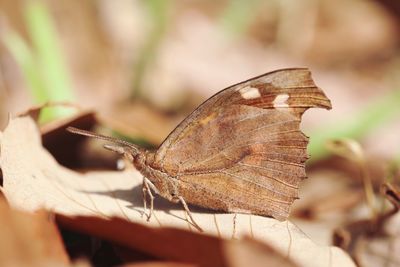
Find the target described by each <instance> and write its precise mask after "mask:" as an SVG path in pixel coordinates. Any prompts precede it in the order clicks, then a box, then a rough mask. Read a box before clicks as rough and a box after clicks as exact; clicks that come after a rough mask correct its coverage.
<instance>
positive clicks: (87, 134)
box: [66, 127, 138, 151]
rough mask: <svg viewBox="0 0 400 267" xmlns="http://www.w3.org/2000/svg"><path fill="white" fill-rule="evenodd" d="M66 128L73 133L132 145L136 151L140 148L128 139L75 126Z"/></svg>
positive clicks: (128, 145)
mask: <svg viewBox="0 0 400 267" xmlns="http://www.w3.org/2000/svg"><path fill="white" fill-rule="evenodd" d="M66 130H67V131H68V132H70V133H73V134H78V135H83V136H87V137H93V138H96V139H100V140H104V141H108V142H112V143H115V144H119V145H123V146H127V147H130V148H132V149H134V150H135V151H137V150H138V147H137V146H135V145H134V144H131V143H129V142H127V141H124V140H121V139H118V138H114V137H111V136H105V135H102V134H97V133H94V132H90V131H85V130H82V129H78V128H75V127H67V129H66Z"/></svg>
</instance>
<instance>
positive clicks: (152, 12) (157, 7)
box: [132, 0, 171, 98]
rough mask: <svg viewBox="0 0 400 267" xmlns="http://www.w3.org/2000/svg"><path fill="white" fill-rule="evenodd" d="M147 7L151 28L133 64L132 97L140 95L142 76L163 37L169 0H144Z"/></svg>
mask: <svg viewBox="0 0 400 267" xmlns="http://www.w3.org/2000/svg"><path fill="white" fill-rule="evenodd" d="M144 3H145V4H146V7H147V9H148V14H149V18H150V20H151V26H152V30H151V32H150V33H149V35H148V38H147V40H146V43H145V44H144V46H143V48H142V51H141V52H140V57H139V60H138V63H137V64H136V66H135V70H134V71H135V73H134V74H135V78H134V81H133V93H132V97H133V98H134V97H140V96H141V95H142V90H143V84H142V83H143V78H144V76H145V74H146V71H147V69H148V67H149V65H150V64H151V63H152V62H153V60H154V58H155V57H156V53H157V49H158V47H159V45H160V43H161V41H162V39H163V37H164V32H165V30H166V24H167V19H168V16H167V15H168V10H169V9H170V5H171V2H170V1H165V0H148V1H145V2H144Z"/></svg>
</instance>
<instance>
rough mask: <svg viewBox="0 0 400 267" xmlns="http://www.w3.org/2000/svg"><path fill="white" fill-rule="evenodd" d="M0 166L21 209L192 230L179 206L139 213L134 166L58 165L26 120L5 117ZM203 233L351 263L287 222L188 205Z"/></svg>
mask: <svg viewBox="0 0 400 267" xmlns="http://www.w3.org/2000/svg"><path fill="white" fill-rule="evenodd" d="M0 140H1V157H0V165H1V168H2V171H3V176H4V184H3V186H4V188H3V191H4V193H5V196H6V198H7V199H8V201H9V203H10V204H11V205H12V206H13V207H16V208H19V209H24V210H29V211H32V210H37V209H39V208H46V209H49V210H53V211H56V212H57V213H60V214H64V215H91V216H97V217H103V218H110V217H111V216H118V217H121V218H123V219H125V220H127V221H132V222H137V223H140V224H145V225H149V226H172V227H176V228H181V229H186V230H189V231H196V230H195V229H194V228H193V227H192V226H191V225H190V224H188V222H187V220H185V212H184V210H183V209H182V207H181V206H180V205H176V204H172V203H169V202H167V201H165V200H163V199H161V198H156V201H155V213H154V215H155V216H154V217H153V218H152V220H151V221H150V222H146V219H145V218H144V217H142V216H141V214H142V211H143V208H142V207H143V202H142V193H141V182H142V177H141V175H140V174H139V172H137V171H135V170H132V169H131V170H126V171H123V172H116V171H107V172H106V171H104V172H89V173H86V174H79V173H76V172H74V171H71V170H69V169H67V168H64V167H62V166H60V165H59V164H58V163H57V162H56V161H55V160H54V158H53V157H52V156H51V155H50V154H49V153H48V152H47V151H46V150H44V149H43V147H42V146H41V143H40V135H39V132H38V129H37V127H36V125H35V124H34V123H33V121H32V120H31V119H30V118H26V117H25V118H17V119H13V120H11V121H10V123H9V125H8V127H7V128H6V129H5V131H4V132H3V133H2V134H1V139H0ZM191 210H192V215H193V217H194V219H195V220H196V222H197V223H198V224H199V225H200V226H201V227H202V228H203V230H204V231H205V233H207V234H211V235H215V236H220V237H224V238H238V237H241V236H244V235H248V236H251V237H254V238H256V239H258V240H262V241H264V242H266V243H268V244H270V245H271V246H273V247H274V248H275V249H277V250H278V251H279V252H280V253H282V254H283V255H286V256H288V257H289V258H290V259H292V260H294V261H295V262H298V263H299V264H301V265H303V266H315V265H328V264H331V265H334V266H336V265H337V266H354V264H353V262H352V261H351V260H350V258H349V257H348V256H347V255H346V254H345V253H343V251H341V250H340V249H338V248H335V247H327V246H317V245H316V244H315V243H313V242H312V241H311V240H310V239H309V238H308V237H307V236H305V235H304V234H303V233H302V232H301V230H300V229H299V228H297V227H296V226H295V225H293V224H292V223H290V222H289V221H284V222H279V221H277V220H275V219H272V218H266V217H261V216H252V215H244V214H237V215H235V214H218V213H215V212H213V211H208V210H204V209H198V208H195V207H191Z"/></svg>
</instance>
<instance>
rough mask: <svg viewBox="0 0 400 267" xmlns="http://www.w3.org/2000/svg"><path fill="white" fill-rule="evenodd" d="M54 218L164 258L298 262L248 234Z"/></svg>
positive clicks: (239, 264) (235, 264)
mask: <svg viewBox="0 0 400 267" xmlns="http://www.w3.org/2000/svg"><path fill="white" fill-rule="evenodd" d="M56 219H57V222H58V224H59V225H60V226H61V227H62V228H63V229H68V230H72V231H78V232H82V233H84V234H86V235H88V234H89V235H91V236H95V237H100V238H102V239H105V240H107V241H111V242H112V243H114V244H116V245H118V246H120V247H123V248H124V249H128V250H131V251H132V252H133V254H135V253H134V252H135V251H136V252H140V253H144V254H145V255H149V256H153V257H155V258H157V259H160V260H165V261H174V262H182V263H190V264H195V266H206V267H212V266H216V267H217V266H231V267H245V266H254V267H256V266H282V267H295V266H298V265H296V264H294V263H293V262H292V261H291V260H289V259H288V258H287V257H286V256H285V255H283V254H281V253H280V252H278V251H276V250H275V249H274V248H272V247H270V246H269V245H267V244H264V243H261V242H258V241H255V240H253V239H250V238H245V239H244V240H226V239H220V238H217V237H215V236H209V235H204V234H199V233H197V232H189V231H185V230H182V229H176V228H167V227H164V228H152V227H147V226H144V225H141V224H137V223H130V222H128V221H126V220H123V219H121V218H112V219H110V220H105V219H101V218H98V217H67V216H62V215H57V216H56ZM171 244H173V245H171ZM205 255H207V256H206V257H205Z"/></svg>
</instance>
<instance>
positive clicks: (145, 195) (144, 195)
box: [142, 177, 147, 217]
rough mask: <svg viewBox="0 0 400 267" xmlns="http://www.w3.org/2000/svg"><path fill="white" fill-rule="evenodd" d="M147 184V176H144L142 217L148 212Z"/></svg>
mask: <svg viewBox="0 0 400 267" xmlns="http://www.w3.org/2000/svg"><path fill="white" fill-rule="evenodd" d="M145 184H146V181H145V177H143V182H142V194H143V213H142V217H143V215H145V214H146V211H147V187H146V186H145Z"/></svg>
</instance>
